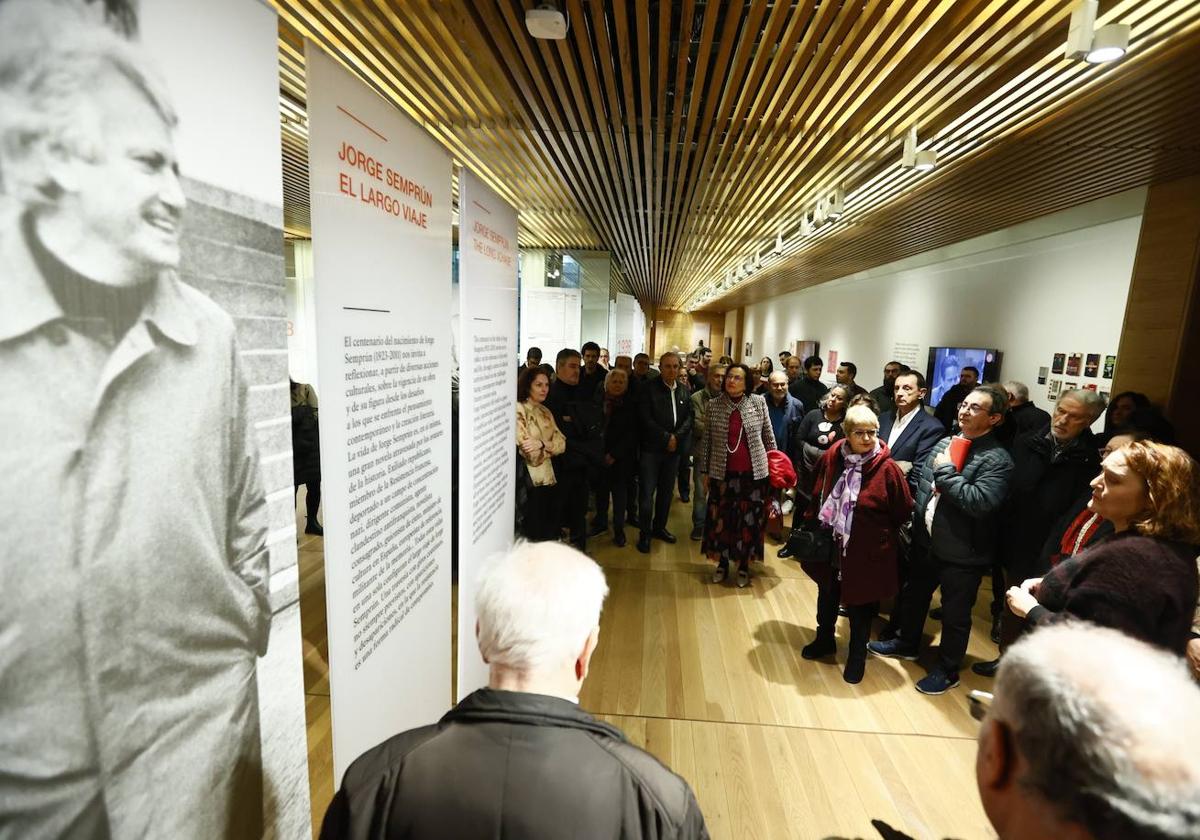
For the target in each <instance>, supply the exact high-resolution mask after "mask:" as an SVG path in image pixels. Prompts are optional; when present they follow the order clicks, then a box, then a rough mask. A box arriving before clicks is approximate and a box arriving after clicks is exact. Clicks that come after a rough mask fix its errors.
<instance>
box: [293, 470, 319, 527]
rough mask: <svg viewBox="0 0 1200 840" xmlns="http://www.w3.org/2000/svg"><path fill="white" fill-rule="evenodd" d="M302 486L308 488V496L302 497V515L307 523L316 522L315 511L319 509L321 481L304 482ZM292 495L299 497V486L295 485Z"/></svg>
mask: <svg viewBox="0 0 1200 840" xmlns="http://www.w3.org/2000/svg"><path fill="white" fill-rule="evenodd" d="M304 486H305V487H306V488H308V495H306V496H305V497H304V513H305V515H306V516H307V517H308V521H309V522H316V521H317V511H318V510H319V509H320V507H321V479H319V478H318V479H317V480H316V481H306V482H304ZM294 495H297V496H298V495H300V485H299V484H297V485H296V492H295V494H294Z"/></svg>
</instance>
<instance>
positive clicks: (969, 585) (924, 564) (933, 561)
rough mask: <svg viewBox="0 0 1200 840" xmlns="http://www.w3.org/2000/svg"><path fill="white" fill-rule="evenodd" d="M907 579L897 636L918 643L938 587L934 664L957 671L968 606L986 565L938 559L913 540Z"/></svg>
mask: <svg viewBox="0 0 1200 840" xmlns="http://www.w3.org/2000/svg"><path fill="white" fill-rule="evenodd" d="M910 560H911V562H910V565H909V575H908V582H907V583H905V585H904V589H903V591H901V593H900V638H901V639H902V640H903V641H904V642H905V643H906V644H910V645H914V646H915V645H919V644H920V643H921V634H922V633H923V632H924V630H925V618H926V616H927V615H928V613H929V602H930V601H931V600H932V598H933V592H934V590H935V589H937V588H938V587H939V586H940V587H941V588H942V643H941V648H940V650H939V653H938V664H939V665H940V666H941V668H942V669H943V670H945V671H946V672H947V673H952V672H957V671H958V667H959V665H961V664H962V659H963V657H964V656H965V655H966V653H967V642H969V641H970V639H971V610H972V609H973V608H974V607H975V598H976V596H977V595H978V594H979V584H980V582H981V581H982V580H983V575H984V573H985V572H987V571H988V568H989V567H988V566H986V565H983V566H966V565H961V564H958V563H947V562H945V561H943V560H940V559H938V558H937V557H936V556H935V555H934V554H933V552H931V551H930V550H929V547H928V546H926V545H922V544H920V543H914V544H913V546H912V551H911V554H910Z"/></svg>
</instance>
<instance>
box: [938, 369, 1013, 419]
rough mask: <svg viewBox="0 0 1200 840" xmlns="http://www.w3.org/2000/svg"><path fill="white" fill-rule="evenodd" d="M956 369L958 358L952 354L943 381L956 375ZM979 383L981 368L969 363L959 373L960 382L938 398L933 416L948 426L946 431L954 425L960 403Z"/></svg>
mask: <svg viewBox="0 0 1200 840" xmlns="http://www.w3.org/2000/svg"><path fill="white" fill-rule="evenodd" d="M955 370H958V360H957V359H956V358H954V357H953V356H951V357H950V358H949V359H947V360H946V363H945V365H944V366H943V367H942V373H943V375H944V378H943V380H942V381H943V383H944V382H946V381H947V380H949V379H950V378H951V377H952V376H953V375H954V373H953V372H954V371H955ZM978 384H979V368H977V367H974V366H973V365H967V366H966V367H965V368H962V369H961V370H960V371H959V373H958V384H957V385H952V386H950V387H949V388H947V389H946V390H945V392H943V394H942V397H941V399H939V400H938V404H937V408H935V409H934V411H933V416H934V417H936V418H937V419H938V420H940V421H941V424H942V425H943V426H945V427H946V431H950V429H951V428H952V427H953V426H954V418H955V416H956V415H957V413H958V405H959V403H961V402H962V401H963V400H965V399H966V398H967V394H969V393H971V389H972V388H974V387H975V386H976V385H978ZM935 392H936V391H935ZM1006 399H1007V398H1006Z"/></svg>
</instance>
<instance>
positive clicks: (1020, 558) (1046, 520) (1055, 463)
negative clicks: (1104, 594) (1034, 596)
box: [972, 388, 1104, 676]
mask: <svg viewBox="0 0 1200 840" xmlns="http://www.w3.org/2000/svg"><path fill="white" fill-rule="evenodd" d="M1103 413H1104V399H1103V398H1102V397H1101V396H1100V395H1099V394H1097V393H1096V392H1095V391H1088V390H1086V389H1082V388H1081V389H1078V390H1073V391H1066V392H1064V393H1063V394H1062V396H1060V397H1059V398H1058V403H1057V404H1056V405H1055V407H1054V416H1053V418H1052V419H1051V422H1049V423H1047V424H1045V425H1044V426H1042V427H1041V428H1040V429H1038V430H1037V431H1036V432H1033V433H1032V434H1027V435H1023V436H1021V437H1019V438H1017V440H1016V443H1014V444H1013V447H1012V458H1013V473H1012V479H1011V480H1010V481H1009V484H1008V501H1007V502H1005V504H1004V508H1003V510H1002V511H1001V514H1000V539H999V542H998V551H997V557H996V568H995V569H994V570H993V573H992V589H993V592H992V630H993V635H994V636H995V637H997V638H998V637H999V635H1000V627H999V623H1000V616H1001V614H1002V612H1003V610H1004V609H1005V602H1004V595H1005V592H1006V591H1007V590H1008V585H1005V580H1008V581H1009V585H1012V586H1017V585H1020V583H1021V582H1022V581H1024V580H1027V579H1028V578H1033V577H1041V576H1042V575H1043V574H1045V573H1046V571H1047V570H1048V567H1046V568H1043V567H1042V565H1041V558H1042V547H1043V546H1044V545H1045V543H1046V537H1048V536H1049V535H1050V530H1051V529H1052V528H1053V527H1054V524H1055V523H1056V522H1057V521H1058V519H1059V518H1060V517H1061V516H1062V515H1063V514H1064V513H1066V511H1067V509H1068V508H1069V507H1071V505H1072V504H1073V503H1074V502H1075V500H1076V499H1078V498H1079V496H1080V495H1081V494H1082V493H1083V492H1084V491H1085V490H1086V489H1087V487H1088V485H1089V484H1090V483H1091V481H1092V479H1093V478H1095V477H1096V475H1097V474H1098V473H1099V472H1100V455H1099V453H1098V452H1097V451H1096V450H1097V447H1096V437H1095V435H1093V434H1092V432H1091V429H1090V428H1089V427H1090V426H1091V425H1092V424H1093V423H1095V422H1096V419H1097V418H1098V417H1099V416H1100V415H1101V414H1103ZM1010 416H1011V415H1010ZM998 662H999V660H996V661H994V662H981V663H976V665H974V666H972V670H973V671H975V673H977V674H982V675H983V676H992V675H993V674H995V672H996V665H997V663H998Z"/></svg>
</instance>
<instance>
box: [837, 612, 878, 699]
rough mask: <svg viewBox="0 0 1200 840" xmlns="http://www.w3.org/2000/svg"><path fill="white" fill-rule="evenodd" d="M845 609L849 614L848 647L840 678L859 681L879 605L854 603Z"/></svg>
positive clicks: (865, 666) (853, 681)
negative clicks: (844, 666)
mask: <svg viewBox="0 0 1200 840" xmlns="http://www.w3.org/2000/svg"><path fill="white" fill-rule="evenodd" d="M847 610H848V612H849V614H850V647H849V649H848V650H847V652H846V668H845V670H843V671H842V679H843V680H845V681H846V682H848V683H860V682H862V678H863V674H864V673H865V672H866V669H867V640H868V639H869V638H870V636H871V622H872V621H873V620H874V619H875V615H876V613H877V612H878V611H879V606H878V604H856V605H854V606H852V607H848V608H847Z"/></svg>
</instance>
